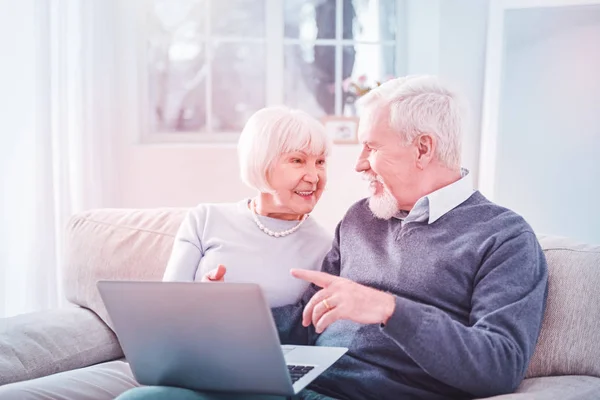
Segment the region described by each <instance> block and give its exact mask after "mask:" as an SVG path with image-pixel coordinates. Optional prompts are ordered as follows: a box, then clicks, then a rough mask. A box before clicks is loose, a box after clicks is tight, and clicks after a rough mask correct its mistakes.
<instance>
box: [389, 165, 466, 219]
mask: <svg viewBox="0 0 600 400" xmlns="http://www.w3.org/2000/svg"><path fill="white" fill-rule="evenodd" d="M460 175H461V178H460V179H459V180H457V181H456V182H454V183H451V184H450V185H448V186H444V187H443V188H441V189H438V190H436V191H435V192H431V193H429V194H428V195H426V196H423V197H421V198H420V199H419V200H417V202H416V203H415V205H414V207H413V208H412V210H410V212H407V211H400V212H399V213H398V214H396V215H395V216H394V218H397V219H399V220H401V221H402V222H403V223H407V222H423V221H427V223H428V224H433V223H434V222H435V221H437V220H438V219H440V218H441V217H442V216H443V215H444V214H446V213H447V212H448V211H450V210H452V209H453V208H455V207H456V206H458V205H459V204H461V203H463V202H464V201H465V200H467V199H468V198H469V197H471V195H472V194H473V192H474V190H473V180H472V178H471V174H470V173H469V170H468V169H465V168H461V170H460Z"/></svg>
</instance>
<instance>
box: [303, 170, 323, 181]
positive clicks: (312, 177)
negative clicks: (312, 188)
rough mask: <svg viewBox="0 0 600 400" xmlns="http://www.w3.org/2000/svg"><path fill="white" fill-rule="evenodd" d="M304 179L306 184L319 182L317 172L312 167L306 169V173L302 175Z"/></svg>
mask: <svg viewBox="0 0 600 400" xmlns="http://www.w3.org/2000/svg"><path fill="white" fill-rule="evenodd" d="M304 179H305V180H306V181H307V182H310V183H317V182H319V174H318V172H317V169H316V168H312V167H307V168H306V173H305V174H304Z"/></svg>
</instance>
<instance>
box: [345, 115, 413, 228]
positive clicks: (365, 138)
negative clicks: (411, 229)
mask: <svg viewBox="0 0 600 400" xmlns="http://www.w3.org/2000/svg"><path fill="white" fill-rule="evenodd" d="M388 121H389V118H388V110H387V108H385V107H377V106H373V107H372V108H370V109H367V110H365V111H364V113H363V116H361V119H360V123H359V127H358V137H359V140H360V142H361V143H362V144H363V149H362V152H361V154H360V156H359V158H358V161H357V163H356V171H358V172H361V173H363V174H364V175H365V177H366V178H367V179H368V180H369V181H370V189H371V197H370V199H369V207H370V208H371V211H372V212H373V214H375V216H376V217H378V218H382V219H389V218H391V217H393V216H394V215H395V214H396V213H397V212H398V211H399V210H410V209H411V208H412V206H413V205H414V203H415V202H416V201H417V200H418V198H419V196H418V190H417V179H418V178H417V177H418V172H419V169H418V168H417V162H416V161H417V157H418V154H419V152H418V149H417V146H416V145H415V144H409V145H405V144H404V143H403V141H402V138H401V136H400V134H398V133H396V132H393V131H392V130H391V129H390V128H389V126H388V125H389V124H388Z"/></svg>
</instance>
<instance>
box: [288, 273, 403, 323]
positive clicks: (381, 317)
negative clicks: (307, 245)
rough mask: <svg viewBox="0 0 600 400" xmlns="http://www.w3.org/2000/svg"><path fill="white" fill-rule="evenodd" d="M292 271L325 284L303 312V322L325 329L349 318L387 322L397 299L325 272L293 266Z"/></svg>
mask: <svg viewBox="0 0 600 400" xmlns="http://www.w3.org/2000/svg"><path fill="white" fill-rule="evenodd" d="M291 272H292V275H293V276H294V277H296V278H299V279H303V280H305V281H307V282H310V283H314V284H315V285H317V286H319V287H321V288H323V289H321V290H319V291H318V292H317V293H315V295H314V296H313V297H312V299H310V301H309V302H308V304H307V305H306V307H304V312H303V314H302V325H304V326H309V325H310V324H311V322H312V324H313V325H314V326H315V329H316V331H317V333H321V332H323V331H324V330H325V328H327V327H328V326H329V325H331V324H332V323H333V322H335V321H337V320H340V319H347V320H351V321H354V322H358V323H360V324H379V323H382V322H383V323H386V322H387V320H388V319H389V318H390V317H391V315H392V314H393V313H394V309H395V308H396V301H395V299H394V296H392V295H391V294H389V293H385V292H381V291H379V290H376V289H373V288H370V287H367V286H363V285H360V284H358V283H356V282H353V281H351V280H349V279H346V278H341V277H339V276H334V275H330V274H326V273H324V272H317V271H307V270H303V269H292V271H291Z"/></svg>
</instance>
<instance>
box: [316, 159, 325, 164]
mask: <svg viewBox="0 0 600 400" xmlns="http://www.w3.org/2000/svg"><path fill="white" fill-rule="evenodd" d="M317 165H325V160H318V161H317Z"/></svg>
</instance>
